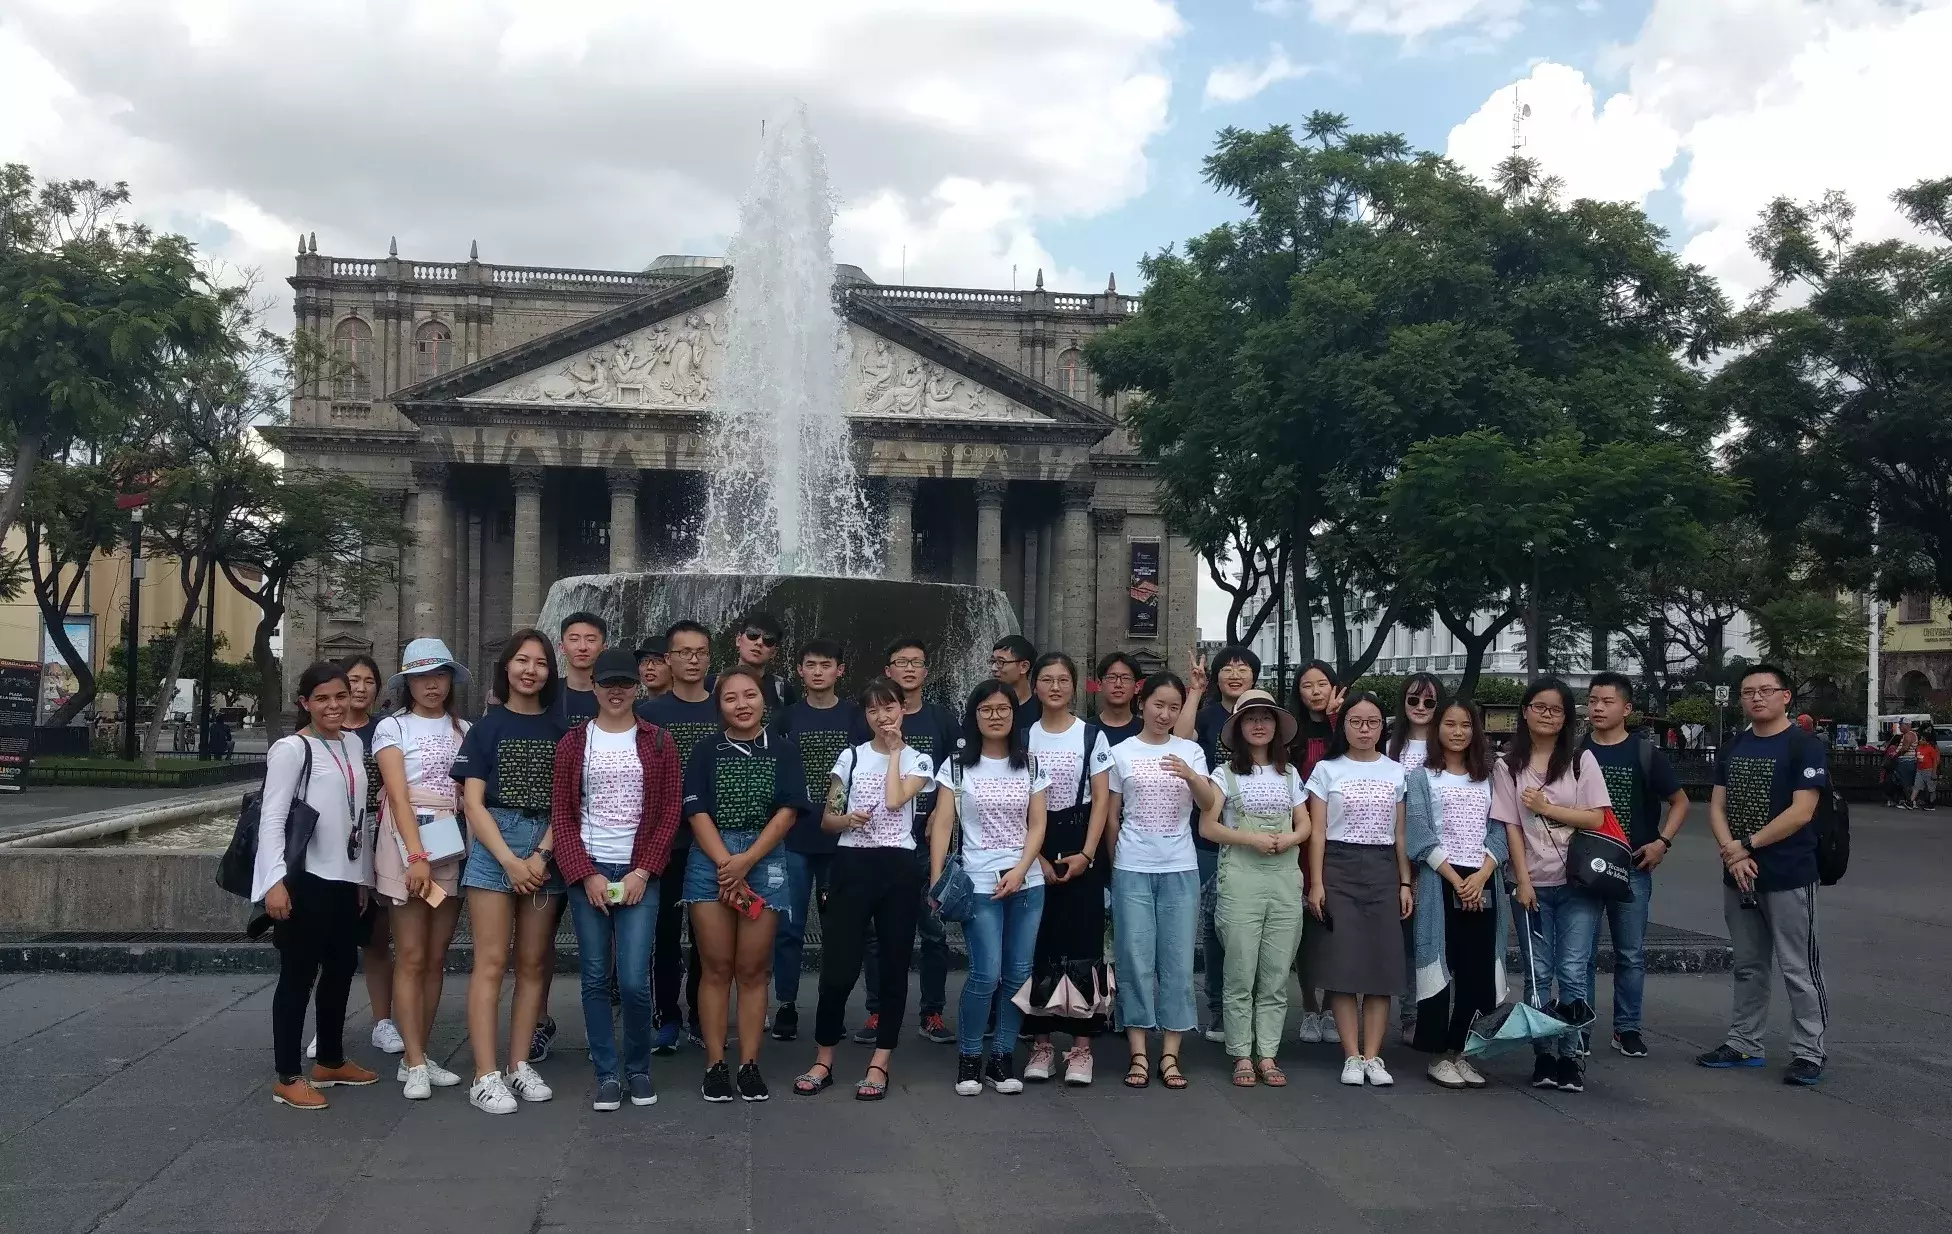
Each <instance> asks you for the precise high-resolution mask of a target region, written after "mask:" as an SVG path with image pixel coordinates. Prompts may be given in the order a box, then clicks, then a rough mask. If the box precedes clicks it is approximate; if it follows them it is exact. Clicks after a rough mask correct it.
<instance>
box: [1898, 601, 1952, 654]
mask: <svg viewBox="0 0 1952 1234" xmlns="http://www.w3.org/2000/svg"><path fill="white" fill-rule="evenodd" d="M1902 612H1903V608H1902V606H1900V605H1897V604H1892V605H1888V606H1886V608H1885V610H1884V650H1886V651H1897V652H1904V651H1952V602H1948V601H1945V600H1940V599H1934V600H1933V601H1932V619H1931V620H1930V621H1901V620H1899V615H1900V614H1901V613H1902Z"/></svg>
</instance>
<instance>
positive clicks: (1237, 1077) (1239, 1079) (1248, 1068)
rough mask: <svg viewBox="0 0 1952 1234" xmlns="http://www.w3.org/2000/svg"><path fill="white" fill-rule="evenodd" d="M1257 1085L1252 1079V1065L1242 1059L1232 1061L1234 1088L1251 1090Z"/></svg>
mask: <svg viewBox="0 0 1952 1234" xmlns="http://www.w3.org/2000/svg"><path fill="white" fill-rule="evenodd" d="M1256 1083H1258V1081H1257V1080H1255V1079H1254V1064H1253V1063H1250V1062H1248V1061H1247V1060H1246V1059H1244V1058H1236V1059H1235V1060H1234V1087H1235V1088H1252V1087H1254V1085H1255V1084H1256Z"/></svg>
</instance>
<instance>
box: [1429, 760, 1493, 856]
mask: <svg viewBox="0 0 1952 1234" xmlns="http://www.w3.org/2000/svg"><path fill="white" fill-rule="evenodd" d="M1430 795H1431V796H1432V797H1433V798H1434V799H1435V801H1436V805H1437V832H1438V834H1439V835H1440V836H1442V838H1443V843H1442V845H1441V846H1440V850H1439V851H1441V852H1442V853H1443V855H1444V860H1445V861H1448V862H1450V864H1451V866H1452V868H1454V869H1458V870H1466V871H1469V870H1475V869H1477V868H1478V867H1479V866H1482V865H1483V864H1484V863H1485V860H1486V858H1485V855H1484V838H1485V832H1486V830H1487V826H1488V824H1487V821H1486V820H1488V819H1489V818H1490V817H1491V781H1490V780H1489V779H1484V780H1472V779H1470V778H1469V777H1466V776H1461V775H1458V774H1457V773H1456V772H1454V771H1444V772H1439V773H1438V774H1437V775H1435V776H1433V777H1431V780H1430Z"/></svg>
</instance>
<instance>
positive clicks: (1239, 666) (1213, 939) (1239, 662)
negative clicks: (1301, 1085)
mask: <svg viewBox="0 0 1952 1234" xmlns="http://www.w3.org/2000/svg"><path fill="white" fill-rule="evenodd" d="M1260 675H1261V658H1260V657H1259V656H1257V655H1255V654H1254V653H1253V652H1252V651H1249V650H1248V649H1247V648H1245V647H1222V648H1221V649H1220V650H1218V651H1216V652H1214V653H1213V659H1212V660H1211V661H1209V660H1207V658H1206V657H1204V656H1202V655H1199V654H1198V653H1194V654H1193V655H1190V656H1188V657H1187V673H1186V705H1185V706H1184V707H1182V708H1180V712H1179V722H1178V723H1177V724H1175V725H1173V735H1174V736H1177V737H1186V738H1190V739H1192V740H1194V741H1197V742H1199V743H1200V749H1201V750H1203V751H1205V752H1206V765H1207V766H1209V767H1218V766H1220V764H1221V763H1223V762H1225V761H1226V760H1227V757H1228V756H1229V755H1230V754H1231V753H1232V751H1230V750H1228V749H1227V745H1226V743H1225V742H1223V741H1221V740H1220V730H1222V729H1224V728H1226V727H1227V718H1228V717H1229V716H1231V715H1233V713H1234V700H1235V699H1237V698H1239V697H1240V696H1241V695H1242V694H1245V693H1246V692H1247V691H1249V690H1251V689H1253V688H1254V682H1255V681H1256V680H1257V679H1258V678H1259V677H1260ZM1215 687H1217V689H1216V688H1215ZM1193 855H1194V857H1195V858H1197V859H1198V861H1199V863H1200V948H1201V951H1202V953H1203V954H1204V956H1205V958H1206V1009H1207V1021H1206V1034H1205V1036H1206V1039H1207V1040H1208V1041H1213V1042H1224V1041H1226V1039H1227V1033H1226V1030H1225V1029H1224V1028H1223V1027H1222V1026H1221V1023H1220V1020H1221V1015H1220V996H1221V992H1222V990H1223V989H1224V988H1225V985H1226V982H1225V977H1226V974H1225V972H1224V971H1223V965H1224V962H1225V961H1224V956H1223V953H1222V952H1221V950H1220V931H1219V929H1218V928H1217V927H1216V926H1215V925H1214V920H1213V913H1214V909H1215V908H1216V907H1217V906H1218V904H1219V901H1220V892H1219V885H1218V883H1217V882H1216V880H1217V879H1218V877H1219V873H1220V846H1219V845H1217V844H1215V843H1213V841H1211V840H1208V839H1205V838H1203V837H1202V836H1201V835H1200V829H1199V828H1198V827H1195V828H1194V829H1193Z"/></svg>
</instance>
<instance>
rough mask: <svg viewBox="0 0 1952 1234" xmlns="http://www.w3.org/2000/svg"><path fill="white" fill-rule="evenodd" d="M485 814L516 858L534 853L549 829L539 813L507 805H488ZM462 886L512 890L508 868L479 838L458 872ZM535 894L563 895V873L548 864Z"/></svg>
mask: <svg viewBox="0 0 1952 1234" xmlns="http://www.w3.org/2000/svg"><path fill="white" fill-rule="evenodd" d="M488 813H489V815H491V816H492V817H493V818H494V820H495V825H496V826H497V827H499V828H501V833H502V843H504V844H506V845H508V850H509V851H510V852H512V853H514V854H515V855H516V856H517V857H527V856H529V855H530V854H531V853H533V852H535V846H536V845H537V844H540V843H541V842H542V833H543V832H545V831H547V830H549V820H548V819H546V818H544V817H543V816H541V815H540V814H529V813H526V812H524V811H522V810H512V809H509V808H508V807H506V806H489V807H488ZM461 885H462V886H463V887H479V888H480V889H481V890H483V891H499V892H501V893H502V894H503V895H513V894H514V893H515V886H514V884H512V883H510V882H509V881H508V873H507V871H505V870H503V869H502V863H501V862H499V861H496V860H495V854H493V853H491V852H489V851H488V847H487V846H486V845H484V844H483V843H482V842H481V841H480V840H475V841H473V842H472V843H470V844H469V845H468V864H467V866H466V867H465V868H464V869H463V870H462V871H461ZM537 894H538V895H552V896H559V895H561V894H563V876H562V875H561V874H560V873H558V872H557V870H556V867H555V866H554V865H553V864H551V865H550V867H549V877H548V879H547V880H546V881H544V883H543V884H542V888H541V890H540V891H539V892H537Z"/></svg>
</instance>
